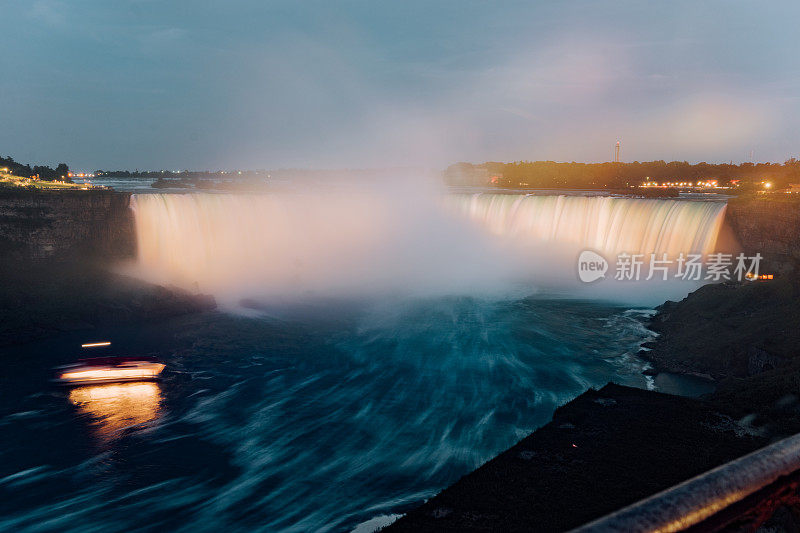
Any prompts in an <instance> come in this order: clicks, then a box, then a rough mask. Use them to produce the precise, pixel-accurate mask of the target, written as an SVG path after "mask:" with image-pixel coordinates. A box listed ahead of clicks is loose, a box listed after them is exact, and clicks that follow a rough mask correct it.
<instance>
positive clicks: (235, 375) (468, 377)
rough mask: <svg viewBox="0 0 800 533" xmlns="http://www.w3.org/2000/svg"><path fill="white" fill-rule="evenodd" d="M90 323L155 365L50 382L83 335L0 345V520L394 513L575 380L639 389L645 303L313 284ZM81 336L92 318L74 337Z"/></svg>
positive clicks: (341, 524) (251, 523)
mask: <svg viewBox="0 0 800 533" xmlns="http://www.w3.org/2000/svg"><path fill="white" fill-rule="evenodd" d="M253 313H254V314H256V315H257V316H250V317H242V316H234V315H226V314H221V313H215V314H211V315H206V316H203V317H195V318H192V319H185V320H180V321H174V322H171V323H167V324H161V325H159V326H150V327H147V328H143V329H142V328H140V329H136V330H133V329H125V328H123V329H118V330H109V331H104V332H99V333H98V335H99V336H98V338H99V337H103V338H106V337H108V338H112V340H113V341H114V344H113V345H112V350H113V352H114V353H115V354H120V355H123V354H133V353H157V354H159V355H160V356H162V357H163V358H164V360H165V361H166V363H167V370H165V374H164V376H165V377H164V380H163V381H162V382H161V383H159V384H157V385H145V386H140V387H139V388H132V389H124V388H122V389H119V388H118V389H110V390H109V389H102V388H99V389H97V390H91V388H90V389H88V390H87V389H86V388H84V389H82V390H78V391H72V392H70V391H65V390H60V389H57V388H54V387H52V386H50V385H49V384H48V382H47V380H48V378H50V377H51V374H50V371H49V370H48V369H49V368H51V367H52V366H53V365H56V364H59V363H63V362H67V361H70V360H72V359H74V357H75V356H76V355H77V352H78V351H79V349H76V346H78V345H79V344H80V342H81V341H84V340H85V339H84V337H85V335H78V334H74V335H66V336H64V337H62V338H59V339H55V340H51V341H45V342H41V343H38V344H32V345H27V346H23V347H19V348H17V349H14V350H10V353H8V354H7V356H6V357H5V359H4V360H5V361H6V364H7V367H6V370H5V371H4V372H3V373H2V376H1V377H0V380H2V389H3V391H4V394H3V395H2V397H1V398H0V427H2V432H0V487H2V490H3V491H4V497H3V498H2V500H0V508H2V512H1V513H0V516H2V518H0V529H6V530H17V531H25V530H28V531H34V530H35V531H42V530H45V531H46V530H53V531H64V530H96V531H101V530H102V531H122V530H131V529H132V528H138V529H142V530H155V529H169V530H178V531H211V530H222V529H225V530H227V531H254V530H255V531H348V530H352V529H353V528H355V527H356V526H357V525H358V524H361V523H363V522H366V521H368V520H370V519H372V518H374V517H377V516H381V515H391V514H397V513H402V512H404V511H405V510H407V509H408V508H410V507H411V506H413V505H415V504H418V503H420V502H421V501H423V500H424V499H425V498H428V497H430V496H432V495H433V494H435V493H436V492H437V491H439V490H441V489H442V488H444V487H445V486H447V485H448V484H450V483H452V482H454V481H456V480H457V479H458V478H459V477H461V476H462V475H464V474H466V473H467V472H469V471H471V470H472V469H474V468H475V467H477V466H479V465H480V464H481V463H483V462H485V461H486V460H487V459H489V458H491V457H492V456H493V455H495V454H497V453H498V452H500V451H502V450H504V449H505V448H507V447H509V446H510V445H512V444H514V443H515V442H516V441H517V440H519V439H520V438H522V437H523V436H524V435H526V434H527V433H529V432H530V431H532V430H534V429H535V428H536V427H538V426H540V425H542V424H544V423H546V422H547V421H548V420H549V418H550V416H551V415H552V412H553V410H554V409H555V408H556V407H557V406H558V405H560V404H563V403H565V402H566V401H568V400H569V399H571V398H573V397H574V396H576V395H578V394H580V393H581V392H582V391H584V390H585V389H586V388H587V387H591V386H602V385H603V384H605V383H606V382H608V381H611V380H613V381H616V382H618V383H624V384H629V385H634V386H640V387H647V386H648V382H647V381H646V379H645V377H644V376H642V374H641V370H642V368H643V363H642V362H640V361H639V360H637V359H636V358H635V357H634V356H633V354H635V353H636V351H637V349H638V346H639V344H640V343H641V342H643V341H644V340H647V339H648V338H649V334H648V332H647V331H646V330H645V329H644V328H643V327H642V325H641V319H642V317H643V316H644V315H646V314H647V313H646V312H645V311H639V310H628V309H625V308H624V307H616V306H613V305H605V304H598V303H596V302H585V301H570V300H558V299H545V298H540V299H536V298H507V299H494V300H491V299H478V298H473V297H436V298H433V297H431V298H417V299H397V300H393V301H380V302H376V301H358V302H354V301H347V302H345V301H333V300H329V301H314V302H305V303H302V304H299V303H298V304H294V305H292V306H282V307H273V308H260V309H259V311H257V312H253ZM93 337H94V336H93Z"/></svg>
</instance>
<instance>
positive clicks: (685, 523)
mask: <svg viewBox="0 0 800 533" xmlns="http://www.w3.org/2000/svg"><path fill="white" fill-rule="evenodd" d="M798 487H800V434H797V435H794V436H792V437H789V438H787V439H784V440H781V441H778V442H776V443H774V444H771V445H769V446H766V447H764V448H761V449H760V450H757V451H755V452H753V453H751V454H749V455H745V456H743V457H740V458H739V459H736V460H734V461H731V462H729V463H726V464H724V465H721V466H718V467H717V468H714V469H713V470H709V471H708V472H706V473H704V474H700V475H699V476H697V477H694V478H692V479H689V480H687V481H684V482H683V483H681V484H679V485H675V486H674V487H671V488H669V489H667V490H664V491H662V492H659V493H658V494H655V495H653V496H650V497H649V498H646V499H644V500H641V501H639V502H637V503H635V504H633V505H630V506H628V507H625V508H623V509H620V510H619V511H616V512H614V513H612V514H610V515H607V516H604V517H602V518H599V519H597V520H595V521H593V522H590V523H588V524H585V525H583V526H581V527H579V528H577V529H575V530H573V533H578V532H580V533H589V532H591V533H610V532H625V533H628V532H645V531H652V532H656V531H657V532H665V533H666V532H670V531H719V530H721V529H727V528H731V527H734V526H735V528H737V529H738V528H739V527H742V526H743V527H744V529H752V530H755V529H756V527H758V525H760V524H761V523H763V522H764V521H765V520H766V519H768V518H769V517H770V516H772V514H773V512H774V511H775V510H776V509H777V508H778V507H780V506H783V505H787V504H788V505H795V506H796V505H797V504H798V503H800V497H798Z"/></svg>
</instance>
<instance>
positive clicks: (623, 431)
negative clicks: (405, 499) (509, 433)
mask: <svg viewBox="0 0 800 533" xmlns="http://www.w3.org/2000/svg"><path fill="white" fill-rule="evenodd" d="M767 442H768V441H767V439H766V438H765V437H762V436H757V435H753V434H748V433H747V432H744V431H742V429H741V428H740V427H739V426H738V425H737V423H736V422H735V421H734V420H733V419H731V418H730V417H729V416H726V415H725V414H722V413H720V412H719V411H718V410H717V408H716V406H715V405H713V404H711V403H709V402H706V401H702V400H697V399H690V398H681V397H678V396H671V395H667V394H661V393H657V392H652V391H645V390H641V389H633V388H629V387H623V386H620V385H613V384H609V385H606V386H605V387H603V388H602V389H600V390H591V389H590V390H588V391H587V392H585V393H584V394H582V395H581V396H579V397H578V398H576V399H574V400H572V401H571V402H569V403H567V404H566V405H564V406H562V407H560V408H558V409H557V410H556V412H555V413H554V415H553V419H552V421H551V422H550V423H549V424H547V425H545V426H543V427H541V428H539V429H538V430H536V431H534V432H533V433H531V434H530V435H529V436H527V437H525V438H524V439H522V440H521V441H520V442H519V443H517V444H516V445H514V446H513V447H511V448H510V449H508V450H507V451H505V452H503V453H501V454H500V455H498V456H497V457H495V458H494V459H492V460H490V461H489V462H487V463H486V464H484V465H483V466H481V467H480V468H478V469H477V470H475V471H474V472H472V473H470V474H467V475H466V476H464V477H463V478H461V479H460V480H459V481H457V482H456V483H455V484H453V485H452V486H450V487H449V488H447V489H445V490H444V491H442V492H441V493H439V494H438V495H437V496H436V497H434V498H432V499H431V500H429V501H428V502H426V503H425V504H423V505H421V506H420V507H417V508H416V509H413V510H411V511H409V512H408V513H407V514H406V515H405V516H403V517H402V518H400V519H399V520H398V521H397V522H395V523H394V524H392V525H391V526H388V527H387V528H385V529H383V531H386V532H392V533H394V532H403V531H409V532H412V531H413V532H423V531H431V532H433V531H437V532H441V531H531V530H536V531H563V530H567V529H571V528H574V527H577V526H579V525H582V524H584V523H586V522H588V521H590V520H593V519H595V518H598V517H601V516H603V515H605V514H608V513H610V512H612V511H615V510H617V509H619V508H621V507H624V506H626V505H629V504H631V503H634V502H636V501H638V500H640V499H642V498H644V497H646V496H649V495H650V494H653V493H655V492H658V491H660V490H662V489H665V488H668V487H670V486H672V485H675V484H676V483H679V482H681V481H683V480H684V479H687V478H689V477H692V476H695V475H697V474H700V473H702V472H705V471H707V470H709V469H711V468H713V467H715V466H718V465H720V464H722V463H725V462H727V461H730V460H732V459H735V458H736V457H739V456H741V455H744V454H746V453H749V452H750V451H753V450H755V449H757V448H759V447H761V446H763V445H765V444H766V443H767Z"/></svg>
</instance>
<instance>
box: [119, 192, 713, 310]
mask: <svg viewBox="0 0 800 533" xmlns="http://www.w3.org/2000/svg"><path fill="white" fill-rule="evenodd" d="M419 196H423V195H419ZM132 206H133V209H134V212H135V221H136V232H137V240H138V260H137V262H138V265H137V268H138V271H139V272H142V273H144V274H145V275H147V276H149V277H150V278H156V279H158V280H161V281H167V282H170V283H174V284H179V285H183V286H186V287H189V288H197V289H199V290H202V291H209V292H212V293H213V294H215V295H216V296H218V297H220V295H228V296H230V297H231V298H239V299H241V298H245V297H256V296H262V295H263V296H267V295H274V294H276V293H279V294H283V295H289V294H293V295H297V294H329V293H336V294H339V295H357V294H360V293H370V294H374V293H375V291H381V290H415V289H419V290H424V291H434V290H440V291H444V292H447V291H464V290H466V291H470V292H472V291H478V290H481V289H483V288H487V289H493V288H496V287H497V285H498V284H499V283H501V282H505V281H508V280H509V279H513V281H514V283H518V282H520V281H524V282H533V283H543V282H545V281H547V280H548V279H551V280H552V279H554V278H558V277H559V276H560V277H561V278H564V279H567V278H569V280H570V282H574V278H575V259H576V258H577V254H578V253H579V251H580V250H582V249H592V250H595V251H598V252H600V253H603V254H604V255H605V256H606V257H608V258H609V259H611V257H612V256H613V254H617V253H620V252H628V253H644V254H649V253H651V252H656V253H662V252H666V253H668V254H670V256H677V254H678V253H680V252H683V253H708V252H710V251H713V248H714V245H715V241H716V238H717V233H718V232H719V229H720V226H721V224H722V220H723V217H724V210H725V204H724V203H723V202H704V201H686V200H646V199H633V198H612V197H599V196H598V197H581V196H529V195H515V194H475V195H468V194H454V195H445V196H444V197H435V198H420V197H415V196H414V195H400V194H378V193H375V192H374V191H373V192H363V193H357V192H356V193H353V192H350V193H343V192H340V193H316V194H311V193H309V194H297V193H277V194H260V195H243V194H241V195H237V194H137V195H134V196H133V199H132Z"/></svg>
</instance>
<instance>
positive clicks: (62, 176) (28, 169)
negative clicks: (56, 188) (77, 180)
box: [0, 156, 72, 183]
mask: <svg viewBox="0 0 800 533" xmlns="http://www.w3.org/2000/svg"><path fill="white" fill-rule="evenodd" d="M0 168H8V171H9V173H11V174H13V175H15V176H22V177H25V178H30V177H33V176H39V179H41V180H45V181H55V180H62V181H67V182H70V183H71V182H72V180H71V179H69V177H68V174H69V167H68V166H67V164H66V163H59V164H58V166H56V168H50V167H48V166H44V165H35V166H30V165H23V164H22V163H17V162H16V161H14V159H13V158H11V157H2V156H0Z"/></svg>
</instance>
